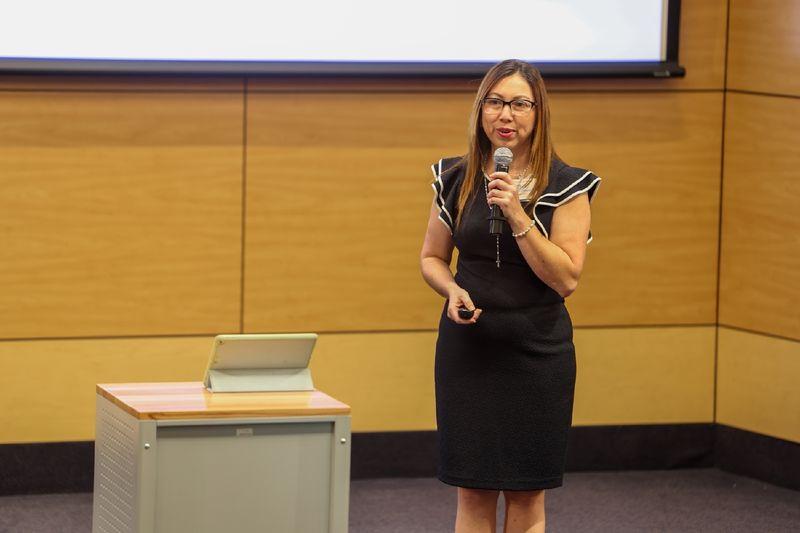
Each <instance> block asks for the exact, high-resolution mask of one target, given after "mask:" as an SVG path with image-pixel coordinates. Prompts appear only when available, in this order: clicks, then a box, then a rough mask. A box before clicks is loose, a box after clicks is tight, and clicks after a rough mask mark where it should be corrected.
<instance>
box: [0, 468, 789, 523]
mask: <svg viewBox="0 0 800 533" xmlns="http://www.w3.org/2000/svg"><path fill="white" fill-rule="evenodd" d="M545 506H546V512H547V531H548V532H549V533H560V532H566V533H582V532H611V533H626V532H673V531H674V532H693V531H696V532H704V533H714V532H720V533H721V532H725V533H731V532H748V533H753V532H758V533H768V532H781V533H783V532H793V533H797V532H800V491H792V490H788V489H783V488H780V487H776V486H773V485H770V484H768V483H762V482H760V481H756V480H753V479H750V478H745V477H740V476H735V475H732V474H729V473H726V472H722V471H719V470H716V469H690V470H671V471H633V472H574V473H568V474H566V476H565V478H564V486H563V487H560V488H558V489H553V490H549V491H547V493H546V496H545ZM455 510H456V489H455V488H454V487H450V486H448V485H444V484H442V483H441V482H439V481H438V480H436V479H427V478H424V479H369V480H355V481H353V482H352V484H351V493H350V532H351V533H396V532H402V533H417V532H418V533H429V532H430V533H434V532H449V531H452V530H453V524H454V521H455ZM502 515H503V502H502V499H501V500H500V503H499V505H498V531H502V520H503V516H502ZM91 521H92V495H91V494H86V493H81V494H46V495H36V496H6V497H2V498H0V532H2V533H39V532H47V533H50V532H54V533H78V532H88V531H91ZM280 533H282V532H280Z"/></svg>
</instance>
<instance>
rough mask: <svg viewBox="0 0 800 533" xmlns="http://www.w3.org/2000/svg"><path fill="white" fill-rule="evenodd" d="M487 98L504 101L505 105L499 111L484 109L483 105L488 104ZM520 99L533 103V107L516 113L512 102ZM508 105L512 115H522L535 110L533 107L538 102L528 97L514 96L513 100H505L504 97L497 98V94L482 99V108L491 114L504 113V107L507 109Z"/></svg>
mask: <svg viewBox="0 0 800 533" xmlns="http://www.w3.org/2000/svg"><path fill="white" fill-rule="evenodd" d="M486 100H497V101H498V102H503V107H501V108H500V110H499V111H497V112H496V113H492V112H490V111H487V110H486V109H483V106H485V105H486ZM519 101H522V102H529V103H530V104H531V108H530V109H528V110H527V111H525V112H524V113H514V108H513V107H511V104H513V103H514V102H519ZM506 106H508V109H509V111H511V114H512V115H517V116H520V115H523V114H525V115H526V114H528V113H530V112H531V111H533V108H534V107H536V102H535V101H534V100H528V99H527V98H514V99H513V100H503V99H502V98H497V97H496V96H487V97H485V98H484V99H483V100H481V109H482V110H483V112H484V113H489V114H490V115H500V114H502V113H503V109H505V108H506Z"/></svg>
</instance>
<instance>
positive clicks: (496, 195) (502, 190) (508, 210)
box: [486, 172, 525, 220]
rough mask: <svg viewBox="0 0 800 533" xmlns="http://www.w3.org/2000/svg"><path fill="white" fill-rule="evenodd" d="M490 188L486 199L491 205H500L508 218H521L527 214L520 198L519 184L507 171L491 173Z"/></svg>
mask: <svg viewBox="0 0 800 533" xmlns="http://www.w3.org/2000/svg"><path fill="white" fill-rule="evenodd" d="M489 180H490V181H489V184H488V187H487V188H488V190H489V194H488V195H487V197H486V199H487V200H488V202H489V205H493V204H494V205H498V206H499V207H500V209H501V210H502V211H503V216H504V217H506V219H508V220H511V219H512V218H519V217H520V216H521V215H524V214H525V210H524V209H523V208H522V203H521V202H520V200H519V193H518V192H517V186H516V185H515V184H514V182H513V181H512V180H511V176H509V175H508V173H507V172H495V173H493V174H490V175H489Z"/></svg>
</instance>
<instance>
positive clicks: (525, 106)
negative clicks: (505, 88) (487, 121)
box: [483, 98, 536, 115]
mask: <svg viewBox="0 0 800 533" xmlns="http://www.w3.org/2000/svg"><path fill="white" fill-rule="evenodd" d="M506 105H508V107H509V108H510V109H511V114H512V115H527V114H528V113H530V112H531V109H533V106H535V105H536V102H533V101H531V100H526V99H525V98H517V99H516V100H511V101H510V102H507V101H505V100H502V99H500V98H484V99H483V112H484V113H486V114H487V115H499V114H500V113H502V112H503V108H504V107H505V106H506Z"/></svg>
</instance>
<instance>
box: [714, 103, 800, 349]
mask: <svg viewBox="0 0 800 533" xmlns="http://www.w3.org/2000/svg"><path fill="white" fill-rule="evenodd" d="M798 122H800V99H796V98H781V97H767V96H755V95H743V94H734V93H732V94H729V95H728V102H727V119H726V122H725V130H726V133H725V182H724V183H725V185H724V188H723V193H724V199H723V215H722V264H721V270H720V315H719V320H720V323H721V324H724V325H730V326H738V327H741V328H746V329H752V330H756V331H763V332H766V333H772V334H775V335H782V336H785V337H790V338H794V339H800V310H799V309H798V306H797V301H798V300H800V238H798V235H800V217H798V214H797V213H798V210H797V200H798V198H800V182H798V179H797V175H798V168H800V152H798V150H797V147H798V146H799V145H800V130H798V128H797V124H798Z"/></svg>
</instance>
